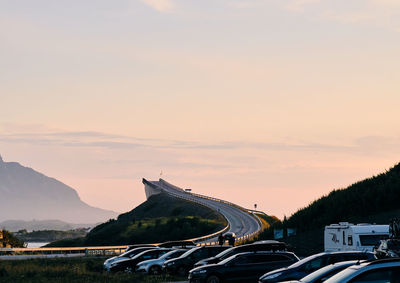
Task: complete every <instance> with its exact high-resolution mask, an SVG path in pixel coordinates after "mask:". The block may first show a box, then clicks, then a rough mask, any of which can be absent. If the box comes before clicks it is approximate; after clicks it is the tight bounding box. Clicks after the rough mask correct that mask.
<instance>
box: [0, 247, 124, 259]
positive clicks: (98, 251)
mask: <svg viewBox="0 0 400 283" xmlns="http://www.w3.org/2000/svg"><path fill="white" fill-rule="evenodd" d="M127 247H128V246H127V245H123V246H105V247H70V248H1V249H0V255H4V256H8V255H39V254H40V255H57V254H83V255H92V256H93V255H105V256H109V255H117V254H121V253H123V252H124V251H125V250H126V248H127Z"/></svg>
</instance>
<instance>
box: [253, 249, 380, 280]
mask: <svg viewBox="0 0 400 283" xmlns="http://www.w3.org/2000/svg"><path fill="white" fill-rule="evenodd" d="M372 259H376V256H375V255H374V254H373V253H371V252H360V251H346V252H324V253H319V254H315V255H312V256H309V257H306V258H303V259H302V260H300V261H298V262H296V263H295V264H292V265H290V266H288V267H285V268H280V269H277V270H274V271H271V272H268V273H266V274H264V275H263V276H261V277H260V280H259V282H262V283H271V282H280V281H284V280H298V279H301V278H303V277H305V276H307V275H308V274H310V273H311V272H314V271H315V270H317V269H320V268H322V267H324V266H326V265H328V264H331V263H335V262H340V261H348V260H372Z"/></svg>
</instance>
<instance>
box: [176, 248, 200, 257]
mask: <svg viewBox="0 0 400 283" xmlns="http://www.w3.org/2000/svg"><path fill="white" fill-rule="evenodd" d="M198 249H200V248H193V249H190V250H188V251H187V252H185V253H184V254H183V255H181V256H180V257H187V256H188V255H190V254H192V253H194V252H195V251H197V250H198Z"/></svg>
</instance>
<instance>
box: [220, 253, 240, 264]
mask: <svg viewBox="0 0 400 283" xmlns="http://www.w3.org/2000/svg"><path fill="white" fill-rule="evenodd" d="M236 257H237V255H233V256H230V257H228V258H226V259H224V260H223V261H220V262H219V263H218V264H221V265H224V264H226V263H228V262H230V261H232V260H234V259H235V258H236Z"/></svg>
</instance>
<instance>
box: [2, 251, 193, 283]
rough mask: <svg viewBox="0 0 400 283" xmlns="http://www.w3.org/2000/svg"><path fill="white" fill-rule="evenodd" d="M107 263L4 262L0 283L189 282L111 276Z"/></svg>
mask: <svg viewBox="0 0 400 283" xmlns="http://www.w3.org/2000/svg"><path fill="white" fill-rule="evenodd" d="M104 260H105V258H98V257H97V258H93V257H82V258H51V259H27V260H7V261H0V282H13V283H39V282H40V283H49V282H54V283H60V282H68V283H69V282H77V283H78V282H79V283H81V282H82V283H85V282H87V283H89V282H90V283H97V282H99V283H102V282H104V283H109V282H116V283H123V282H143V283H152V282H171V281H183V280H187V279H186V278H182V277H176V276H169V275H143V274H126V273H115V274H112V273H111V274H110V273H108V272H106V271H104V270H103V262H104Z"/></svg>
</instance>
